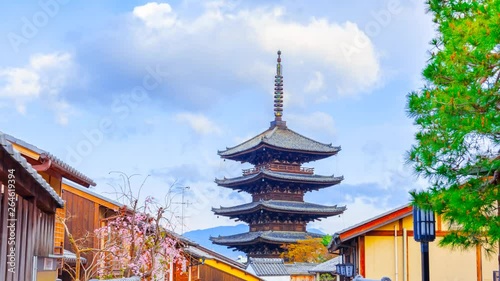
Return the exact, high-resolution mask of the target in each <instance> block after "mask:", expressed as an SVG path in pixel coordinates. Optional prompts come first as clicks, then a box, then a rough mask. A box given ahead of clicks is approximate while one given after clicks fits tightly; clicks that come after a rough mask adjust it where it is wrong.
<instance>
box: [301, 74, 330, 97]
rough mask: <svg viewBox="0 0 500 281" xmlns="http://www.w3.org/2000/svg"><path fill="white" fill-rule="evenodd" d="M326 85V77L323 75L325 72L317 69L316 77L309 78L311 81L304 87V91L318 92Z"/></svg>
mask: <svg viewBox="0 0 500 281" xmlns="http://www.w3.org/2000/svg"><path fill="white" fill-rule="evenodd" d="M324 86H325V79H324V77H323V74H321V72H319V71H316V72H314V77H313V78H311V79H310V80H309V83H307V85H306V87H305V88H304V92H306V93H311V92H317V91H319V90H321V89H323V88H324Z"/></svg>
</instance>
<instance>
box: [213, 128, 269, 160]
mask: <svg viewBox="0 0 500 281" xmlns="http://www.w3.org/2000/svg"><path fill="white" fill-rule="evenodd" d="M277 129H278V127H274V128H269V129H266V130H265V131H263V132H262V133H260V134H257V135H256V136H255V137H251V138H249V139H248V140H246V141H244V142H242V143H240V144H237V145H235V146H227V147H226V150H217V153H218V154H220V153H224V152H226V151H228V150H231V149H234V148H236V147H238V146H242V145H244V144H247V143H249V142H251V141H253V140H255V139H257V138H258V137H259V136H260V139H261V141H262V139H264V138H266V139H267V138H268V137H267V136H266V135H267V134H268V133H271V135H272V134H274V132H276V130H277Z"/></svg>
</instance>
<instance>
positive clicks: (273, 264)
mask: <svg viewBox="0 0 500 281" xmlns="http://www.w3.org/2000/svg"><path fill="white" fill-rule="evenodd" d="M248 266H251V267H252V268H253V270H254V271H255V273H256V274H257V275H258V276H288V275H290V274H289V273H288V270H287V269H286V267H285V264H284V262H283V259H279V258H250V259H249V263H248Z"/></svg>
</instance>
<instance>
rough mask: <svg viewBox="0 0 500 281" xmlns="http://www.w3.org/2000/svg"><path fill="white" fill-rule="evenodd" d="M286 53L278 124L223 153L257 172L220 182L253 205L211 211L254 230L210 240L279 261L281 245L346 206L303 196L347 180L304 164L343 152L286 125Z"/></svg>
mask: <svg viewBox="0 0 500 281" xmlns="http://www.w3.org/2000/svg"><path fill="white" fill-rule="evenodd" d="M280 55H281V52H280V51H278V60H277V67H276V76H275V88H274V116H275V119H274V121H272V122H271V126H270V128H269V129H268V130H266V131H264V132H263V133H261V134H259V135H257V136H255V137H253V138H251V139H250V140H248V141H246V142H244V143H242V144H239V145H237V146H235V147H231V148H227V149H226V150H224V151H219V152H218V154H219V155H220V156H221V157H222V158H224V159H230V160H234V161H240V162H242V163H244V162H248V163H250V164H253V165H254V168H252V169H246V170H243V175H242V176H240V177H236V178H230V179H226V178H224V179H216V180H215V182H216V183H217V184H218V185H219V186H222V187H226V188H231V189H233V190H235V191H244V192H248V193H250V194H251V195H252V202H251V203H248V204H243V205H239V206H234V207H220V208H212V211H213V212H214V213H215V214H216V215H221V216H227V217H230V218H234V219H237V220H239V221H244V222H246V223H248V224H249V225H250V231H249V232H246V233H240V234H236V235H230V236H219V237H211V238H210V239H211V240H212V242H213V243H215V244H219V245H225V246H229V247H230V248H234V249H235V250H240V251H242V252H245V253H246V254H247V255H248V256H249V257H269V258H271V257H279V255H280V254H281V252H282V251H283V249H282V248H281V245H283V244H289V243H295V242H297V240H301V239H305V238H306V237H308V236H311V237H320V236H321V235H318V234H315V233H308V232H307V231H306V225H307V223H308V222H310V221H314V220H319V219H321V218H326V217H330V216H334V215H338V214H341V213H343V212H344V210H345V209H346V208H345V207H337V206H323V205H318V204H313V203H309V202H304V194H305V193H306V192H309V191H313V190H319V189H321V188H325V187H329V186H332V185H335V184H338V183H340V182H341V181H342V180H343V177H335V176H333V175H332V176H321V175H316V174H314V169H313V168H305V167H302V164H304V163H307V162H311V161H316V160H320V159H323V158H327V157H330V156H332V155H335V154H337V153H338V152H339V151H340V147H337V146H332V145H331V144H323V143H320V142H317V141H315V140H312V139H310V138H307V137H305V136H302V135H300V134H298V133H296V132H294V131H292V130H290V129H288V127H287V126H286V122H285V121H283V120H282V115H283V76H282V72H281V57H280Z"/></svg>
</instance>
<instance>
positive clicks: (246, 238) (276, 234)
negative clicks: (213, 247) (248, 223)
mask: <svg viewBox="0 0 500 281" xmlns="http://www.w3.org/2000/svg"><path fill="white" fill-rule="evenodd" d="M309 236H310V237H323V235H321V234H317V233H313V232H305V231H304V232H303V231H275V230H266V231H253V232H252V231H249V232H243V233H238V234H233V235H227V236H220V235H219V236H218V237H214V236H210V240H211V241H212V242H214V243H216V244H217V242H218V241H217V240H219V242H220V243H225V244H227V243H228V242H227V241H229V243H234V242H236V243H237V242H251V241H254V240H256V239H258V238H262V239H264V240H268V241H270V242H283V243H290V242H292V243H293V242H295V241H297V240H303V239H306V237H309ZM221 240H226V242H224V241H222V242H221Z"/></svg>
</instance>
